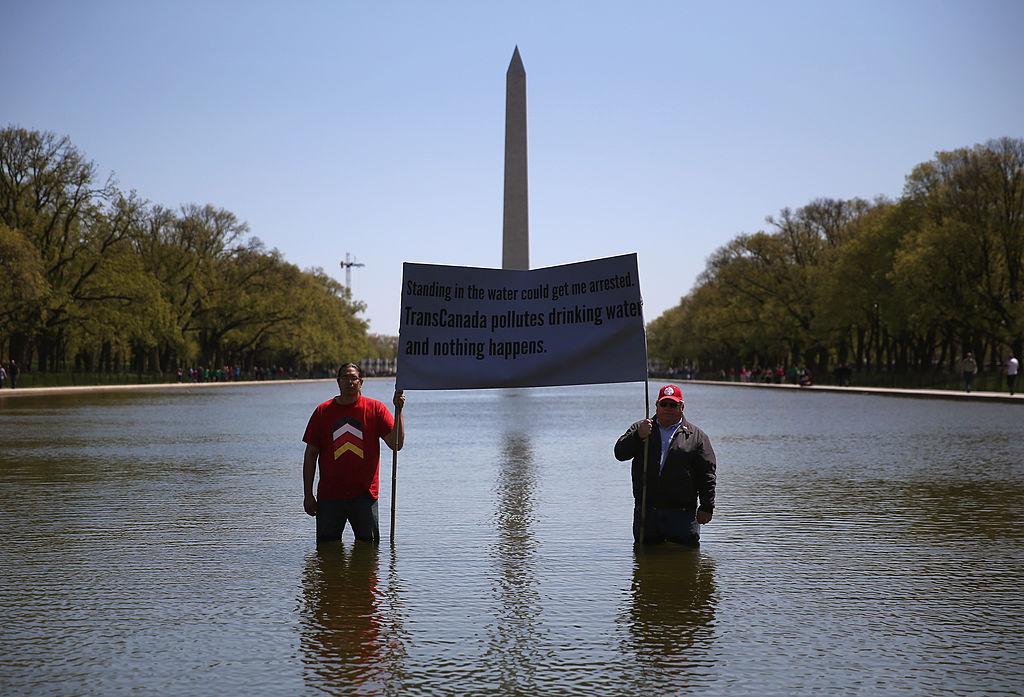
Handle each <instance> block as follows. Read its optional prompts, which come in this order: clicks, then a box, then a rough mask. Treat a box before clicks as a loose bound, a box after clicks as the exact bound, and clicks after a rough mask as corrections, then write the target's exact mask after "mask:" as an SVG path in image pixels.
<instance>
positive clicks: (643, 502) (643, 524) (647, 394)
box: [639, 342, 654, 544]
mask: <svg viewBox="0 0 1024 697" xmlns="http://www.w3.org/2000/svg"><path fill="white" fill-rule="evenodd" d="M645 343H646V342H645ZM644 418H645V419H649V418H651V389H650V378H647V377H645V378H644ZM653 437H654V429H653V428H652V429H651V433H650V435H648V436H647V440H645V441H644V469H643V472H644V475H643V476H644V479H643V486H642V487H641V492H642V493H641V495H640V540H639V542H640V544H643V542H644V530H645V529H646V528H647V453H648V451H649V450H650V448H651V438H653Z"/></svg>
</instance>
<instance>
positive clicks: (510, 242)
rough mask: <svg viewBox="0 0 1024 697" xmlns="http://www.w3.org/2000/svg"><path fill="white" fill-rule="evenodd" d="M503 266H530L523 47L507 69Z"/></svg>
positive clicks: (506, 267)
mask: <svg viewBox="0 0 1024 697" xmlns="http://www.w3.org/2000/svg"><path fill="white" fill-rule="evenodd" d="M501 268H503V269H519V270H525V269H529V268H530V206H529V201H528V199H527V188H526V69H525V68H524V67H523V59H522V58H520V57H519V47H518V46H516V49H515V51H513V52H512V62H510V63H509V64H508V71H507V72H506V73H505V215H504V220H503V225H502V245H501Z"/></svg>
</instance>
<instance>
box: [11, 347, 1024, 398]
mask: <svg viewBox="0 0 1024 697" xmlns="http://www.w3.org/2000/svg"><path fill="white" fill-rule="evenodd" d="M12 363H13V361H12ZM1019 370H1020V361H1018V360H1017V357H1016V356H1014V355H1013V354H1012V353H1011V354H1010V360H1008V361H1006V384H1007V386H1008V387H1009V388H1010V394H1011V395H1012V394H1013V390H1014V388H1015V387H1016V386H1017V372H1018V371H1019ZM11 387H14V385H11Z"/></svg>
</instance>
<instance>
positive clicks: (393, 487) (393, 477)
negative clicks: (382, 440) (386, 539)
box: [391, 450, 398, 546]
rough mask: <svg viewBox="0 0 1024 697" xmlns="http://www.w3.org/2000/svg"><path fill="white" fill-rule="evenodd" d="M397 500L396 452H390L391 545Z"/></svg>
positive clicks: (392, 543)
mask: <svg viewBox="0 0 1024 697" xmlns="http://www.w3.org/2000/svg"><path fill="white" fill-rule="evenodd" d="M397 499H398V451H397V450H392V451H391V545H392V546H394V544H395V501H396V500H397Z"/></svg>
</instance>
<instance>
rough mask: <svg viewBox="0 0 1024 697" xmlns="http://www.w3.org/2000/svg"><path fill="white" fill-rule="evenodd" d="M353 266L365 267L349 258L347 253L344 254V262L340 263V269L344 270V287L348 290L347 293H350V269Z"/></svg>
mask: <svg viewBox="0 0 1024 697" xmlns="http://www.w3.org/2000/svg"><path fill="white" fill-rule="evenodd" d="M353 266H356V267H358V266H366V264H361V263H360V262H358V261H356V260H355V259H354V258H352V257H350V256H349V253H348V252H345V261H343V262H341V268H343V269H345V287H346V288H348V292H349V293H351V292H352V267H353Z"/></svg>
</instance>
